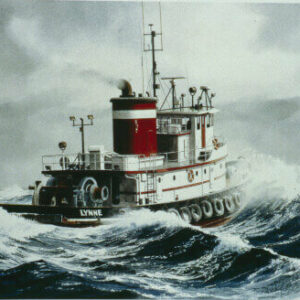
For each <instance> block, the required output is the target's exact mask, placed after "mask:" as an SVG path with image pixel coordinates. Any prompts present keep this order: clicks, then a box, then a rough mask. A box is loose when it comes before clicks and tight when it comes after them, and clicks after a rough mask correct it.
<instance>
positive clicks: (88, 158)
mask: <svg viewBox="0 0 300 300" xmlns="http://www.w3.org/2000/svg"><path fill="white" fill-rule="evenodd" d="M217 139H218V149H219V148H222V147H223V146H224V145H225V144H224V142H223V141H222V139H221V138H220V137H217ZM214 149H215V146H214V145H211V146H209V147H206V148H204V149H203V148H197V149H191V150H190V151H188V152H187V151H171V152H164V153H158V154H157V155H151V156H148V157H147V156H145V155H144V154H142V155H136V154H129V155H121V154H117V153H112V152H105V153H102V154H101V155H100V153H99V154H98V153H97V154H96V153H85V154H82V153H76V154H67V153H64V154H63V155H62V154H53V155H44V156H42V165H43V171H51V170H64V168H63V166H62V165H61V158H62V157H63V156H64V157H65V158H67V159H68V160H69V162H68V163H65V167H66V168H65V169H66V170H79V169H86V170H89V169H90V170H129V169H130V168H134V169H136V170H144V169H149V170H150V169H156V168H161V167H168V166H172V165H175V164H176V165H182V166H184V165H188V164H191V163H195V162H196V159H195V154H196V153H198V152H199V153H198V154H197V155H198V157H197V159H198V160H203V161H205V160H207V159H209V157H210V156H211V154H212V152H213V150H214Z"/></svg>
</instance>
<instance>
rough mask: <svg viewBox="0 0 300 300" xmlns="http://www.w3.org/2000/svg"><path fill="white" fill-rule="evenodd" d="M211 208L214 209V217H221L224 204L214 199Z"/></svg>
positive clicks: (220, 200)
mask: <svg viewBox="0 0 300 300" xmlns="http://www.w3.org/2000/svg"><path fill="white" fill-rule="evenodd" d="M213 207H214V212H215V216H218V217H219V216H223V215H224V212H225V209H224V204H223V201H222V199H219V198H217V199H214V200H213Z"/></svg>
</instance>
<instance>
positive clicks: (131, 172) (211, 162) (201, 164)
mask: <svg viewBox="0 0 300 300" xmlns="http://www.w3.org/2000/svg"><path fill="white" fill-rule="evenodd" d="M226 157H227V155H225V156H223V157H221V158H218V159H215V160H212V161H208V162H205V163H200V164H194V165H188V166H183V167H174V168H166V169H159V170H153V172H154V173H165V172H169V171H176V170H182V169H188V168H195V167H199V166H204V165H210V164H213V163H215V162H217V161H220V160H222V159H225V158H226ZM146 172H147V171H126V173H127V174H141V173H146ZM148 172H149V171H148Z"/></svg>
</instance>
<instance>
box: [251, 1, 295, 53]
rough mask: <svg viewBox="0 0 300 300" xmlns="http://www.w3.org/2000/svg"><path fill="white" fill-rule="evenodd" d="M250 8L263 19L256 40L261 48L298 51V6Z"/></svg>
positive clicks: (279, 5)
mask: <svg viewBox="0 0 300 300" xmlns="http://www.w3.org/2000/svg"><path fill="white" fill-rule="evenodd" d="M252 8H253V10H254V11H255V12H257V13H259V14H262V15H263V17H264V24H263V26H262V28H261V31H260V35H259V39H258V40H259V42H260V43H261V45H262V46H264V47H276V48H279V49H282V50H285V51H291V52H298V51H299V49H300V4H289V5H286V4H283V3H281V4H271V5H270V4H268V5H266V4H262V5H258V6H252Z"/></svg>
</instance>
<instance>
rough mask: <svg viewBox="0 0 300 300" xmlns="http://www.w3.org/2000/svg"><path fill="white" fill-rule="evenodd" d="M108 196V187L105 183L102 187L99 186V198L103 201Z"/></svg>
mask: <svg viewBox="0 0 300 300" xmlns="http://www.w3.org/2000/svg"><path fill="white" fill-rule="evenodd" d="M108 198H109V189H108V187H107V186H106V185H104V186H103V187H102V188H101V199H102V200H103V201H106V200H108Z"/></svg>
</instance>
